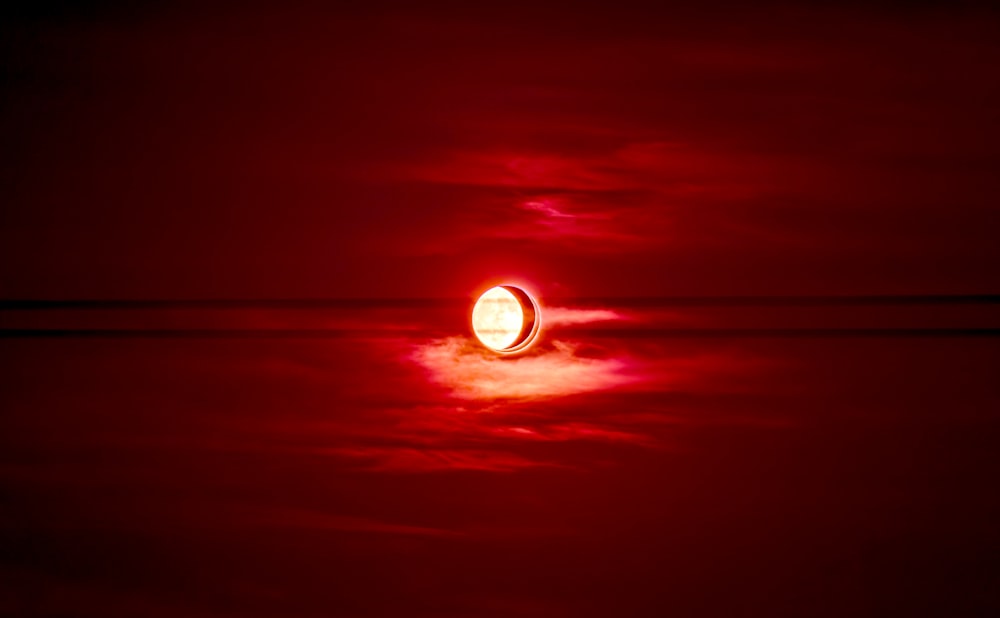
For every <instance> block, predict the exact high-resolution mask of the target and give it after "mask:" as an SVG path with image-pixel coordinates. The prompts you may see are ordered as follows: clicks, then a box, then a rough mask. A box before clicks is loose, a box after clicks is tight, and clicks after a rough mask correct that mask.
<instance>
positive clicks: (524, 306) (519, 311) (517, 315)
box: [472, 285, 541, 353]
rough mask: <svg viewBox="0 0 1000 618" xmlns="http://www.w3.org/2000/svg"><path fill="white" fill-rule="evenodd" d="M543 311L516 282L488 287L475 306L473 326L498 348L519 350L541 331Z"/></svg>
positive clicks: (474, 330)
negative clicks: (515, 284) (540, 323)
mask: <svg viewBox="0 0 1000 618" xmlns="http://www.w3.org/2000/svg"><path fill="white" fill-rule="evenodd" d="M540 321H541V313H540V312H539V310H538V304H537V303H536V302H535V299H533V298H532V297H531V296H529V295H528V293H527V292H525V291H524V290H522V289H521V288H519V287H515V286H513V285H500V286H497V287H495V288H490V289H488V290H486V291H485V292H484V293H483V295H482V296H480V297H479V300H477V301H476V305H475V307H473V308H472V330H473V332H475V333H476V337H478V338H479V341H481V342H482V343H483V345H485V346H486V347H487V348H489V349H491V350H493V351H495V352H503V353H510V352H517V351H520V350H523V349H524V348H526V347H528V345H530V344H531V342H532V341H534V339H535V335H537V334H538V325H539V322H540Z"/></svg>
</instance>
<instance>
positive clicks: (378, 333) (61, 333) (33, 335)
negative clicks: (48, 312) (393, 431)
mask: <svg viewBox="0 0 1000 618" xmlns="http://www.w3.org/2000/svg"><path fill="white" fill-rule="evenodd" d="M580 332H583V331H580ZM437 335H438V334H435V333H429V332H427V331H414V330H386V329H381V330H363V329H359V330H355V329H225V328H220V329H212V328H198V329H54V328H53V329H31V328H21V329H0V339H74V338H80V339H347V338H352V339H353V338H357V339H364V338H382V337H404V338H421V339H423V338H427V337H433V336H437ZM586 335H587V336H588V337H600V338H609V337H623V338H648V339H657V338H663V339H691V338H694V339H698V338H713V339H715V338H718V339H725V338H736V339H746V338H765V339H766V338H823V339H829V338H834V339H836V338H893V339H897V338H926V337H931V338H942V337H1000V328H691V329H679V328H636V329H628V328H620V329H618V328H616V329H593V330H587V331H586Z"/></svg>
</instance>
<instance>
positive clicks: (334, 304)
mask: <svg viewBox="0 0 1000 618" xmlns="http://www.w3.org/2000/svg"><path fill="white" fill-rule="evenodd" d="M471 302H472V299H470V298H284V299H260V298H258V299H253V298H230V299H174V300H167V299H6V300H0V310H5V311H14V310H17V311H26V310H44V309H104V310H110V309H114V310H133V309H139V310H143V309H291V310H309V309H382V308H385V309H394V308H402V309H405V308H434V307H460V306H465V305H468V304H470V303H471ZM545 303H546V304H547V305H550V306H559V305H587V306H591V305H605V306H612V307H829V306H833V307H847V306H879V305H887V306H901V305H984V304H985V305H997V304H1000V294H953V295H945V294H925V295H860V296H857V295H855V296H631V297H576V298H571V297H548V298H546V299H545Z"/></svg>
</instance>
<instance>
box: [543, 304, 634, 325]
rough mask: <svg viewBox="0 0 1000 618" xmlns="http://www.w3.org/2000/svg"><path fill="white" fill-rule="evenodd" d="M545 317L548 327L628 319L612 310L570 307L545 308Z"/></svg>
mask: <svg viewBox="0 0 1000 618" xmlns="http://www.w3.org/2000/svg"><path fill="white" fill-rule="evenodd" d="M543 316H544V317H543V319H544V321H545V326H546V327H558V326H571V325H574V324H590V323H593V322H610V321H614V320H624V319H626V317H625V316H624V315H622V314H621V313H618V312H617V311H612V310H611V309H572V308H569V307H545V309H544V313H543Z"/></svg>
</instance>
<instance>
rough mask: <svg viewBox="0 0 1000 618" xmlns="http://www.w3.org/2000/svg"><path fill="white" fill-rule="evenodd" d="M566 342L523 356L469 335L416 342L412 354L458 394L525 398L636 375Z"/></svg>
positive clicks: (619, 361) (601, 386)
mask: <svg viewBox="0 0 1000 618" xmlns="http://www.w3.org/2000/svg"><path fill="white" fill-rule="evenodd" d="M576 350H577V348H576V347H575V346H574V345H572V344H569V343H565V342H561V341H554V342H552V343H551V347H550V348H549V349H547V350H545V351H541V352H536V353H533V354H530V355H525V356H521V357H514V358H510V357H500V356H497V355H495V354H492V353H489V352H487V351H486V350H484V349H483V348H482V346H480V345H477V344H476V343H475V342H473V341H472V340H471V339H469V338H468V337H448V338H445V339H438V340H435V341H432V342H430V343H427V344H424V345H421V346H419V347H418V348H417V349H416V350H415V351H414V352H413V355H412V358H413V359H414V360H416V361H417V362H418V363H420V364H421V365H423V366H424V367H425V368H426V369H427V370H428V372H429V374H430V378H431V379H432V380H434V381H435V382H437V383H439V384H442V385H444V386H447V387H449V388H450V389H451V390H452V394H453V395H454V396H456V397H459V398H462V399H528V398H544V397H557V396H564V395H573V394H577V393H585V392H588V391H599V390H606V389H610V388H615V387H618V386H624V385H626V384H631V383H633V382H636V381H637V380H639V377H638V376H636V375H635V374H633V373H632V371H631V368H630V365H629V363H628V361H627V360H625V359H623V358H589V357H584V356H580V355H578V354H577V352H576Z"/></svg>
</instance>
